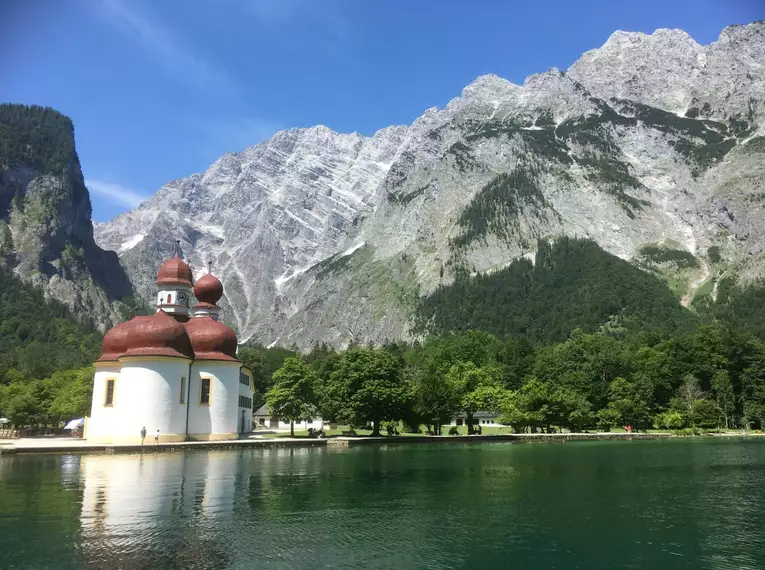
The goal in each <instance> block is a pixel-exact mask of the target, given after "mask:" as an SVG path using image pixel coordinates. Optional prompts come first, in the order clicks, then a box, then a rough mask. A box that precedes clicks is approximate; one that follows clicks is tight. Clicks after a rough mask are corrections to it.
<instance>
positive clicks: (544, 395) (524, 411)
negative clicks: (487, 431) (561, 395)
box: [500, 377, 553, 430]
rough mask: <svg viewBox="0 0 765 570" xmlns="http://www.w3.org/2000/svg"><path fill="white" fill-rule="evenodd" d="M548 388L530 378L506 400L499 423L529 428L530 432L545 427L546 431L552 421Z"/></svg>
mask: <svg viewBox="0 0 765 570" xmlns="http://www.w3.org/2000/svg"><path fill="white" fill-rule="evenodd" d="M551 396H552V395H551V393H550V388H549V386H547V384H545V383H544V382H542V381H541V380H539V378H536V377H531V378H529V379H527V380H526V382H525V383H524V384H523V386H521V388H520V389H519V390H516V391H515V393H513V394H512V395H511V396H509V397H508V398H506V400H505V405H504V410H503V413H502V416H501V418H500V421H501V422H502V423H507V424H509V425H512V426H513V427H514V428H517V427H521V428H525V427H530V428H531V429H532V430H535V429H536V428H539V427H542V426H547V428H548V430H549V427H550V424H551V423H552V421H553V411H552V407H551Z"/></svg>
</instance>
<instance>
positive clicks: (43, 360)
mask: <svg viewBox="0 0 765 570" xmlns="http://www.w3.org/2000/svg"><path fill="white" fill-rule="evenodd" d="M100 348H101V335H100V334H99V333H98V331H96V329H95V328H94V327H92V326H90V325H89V324H87V323H79V322H77V321H76V320H75V318H74V316H73V315H72V314H71V313H70V312H69V310H68V308H67V307H66V306H64V305H62V304H60V303H58V302H56V301H52V300H47V299H45V297H44V295H43V294H42V292H41V291H40V290H39V289H37V288H35V287H33V286H32V285H28V284H26V283H23V282H21V281H20V280H19V279H17V278H16V277H14V276H13V275H11V274H10V273H9V272H8V271H6V270H4V269H3V268H2V267H0V415H2V414H3V413H4V414H6V415H8V416H10V417H12V418H13V419H14V420H15V421H17V422H19V423H22V424H41V423H42V424H45V423H50V422H57V421H64V420H67V419H71V418H73V417H76V416H81V415H83V414H84V413H85V412H86V411H88V410H89V409H90V394H91V391H92V383H93V368H92V367H91V363H92V362H93V361H94V360H95V359H96V358H97V357H98V353H99V350H100Z"/></svg>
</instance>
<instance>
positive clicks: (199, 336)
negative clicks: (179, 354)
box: [186, 317, 239, 362]
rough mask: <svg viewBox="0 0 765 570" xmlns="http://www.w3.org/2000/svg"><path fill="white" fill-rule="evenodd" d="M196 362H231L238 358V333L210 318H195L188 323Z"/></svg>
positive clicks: (187, 326) (187, 330)
mask: <svg viewBox="0 0 765 570" xmlns="http://www.w3.org/2000/svg"><path fill="white" fill-rule="evenodd" d="M186 332H187V333H188V334H189V338H190V339H191V346H192V347H193V348H194V359H195V360H229V361H235V362H238V361H239V359H238V358H237V357H236V347H237V341H236V333H235V332H234V331H233V330H231V327H229V326H228V325H225V324H223V323H221V322H218V321H216V320H213V319H211V318H210V317H194V318H192V319H191V320H190V321H189V322H188V323H186Z"/></svg>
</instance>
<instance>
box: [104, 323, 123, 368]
mask: <svg viewBox="0 0 765 570" xmlns="http://www.w3.org/2000/svg"><path fill="white" fill-rule="evenodd" d="M127 336H128V323H119V324H118V325H115V326H114V327H112V328H111V329H109V330H108V331H106V334H105V335H104V342H103V344H102V345H101V356H99V357H98V360H96V362H116V361H117V359H118V358H119V357H120V356H122V355H123V354H124V353H125V346H126V343H127Z"/></svg>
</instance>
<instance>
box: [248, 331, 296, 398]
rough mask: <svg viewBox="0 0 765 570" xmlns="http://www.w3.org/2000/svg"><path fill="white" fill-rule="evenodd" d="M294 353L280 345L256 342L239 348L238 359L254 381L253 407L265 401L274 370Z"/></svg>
mask: <svg viewBox="0 0 765 570" xmlns="http://www.w3.org/2000/svg"><path fill="white" fill-rule="evenodd" d="M296 355H297V352H296V351H295V350H288V349H286V348H281V347H275V348H266V347H264V346H263V345H258V344H256V345H251V346H243V347H241V348H240V349H239V360H241V361H242V362H243V363H244V365H245V366H247V368H249V369H250V370H252V375H253V380H254V383H255V394H254V397H253V409H255V410H257V409H258V408H259V407H260V406H262V405H263V404H264V403H265V394H266V392H268V390H269V389H270V388H271V386H273V385H274V380H273V374H274V372H276V371H277V370H278V369H279V368H280V367H281V366H282V364H283V363H284V361H285V360H286V359H287V358H289V357H291V356H296Z"/></svg>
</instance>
